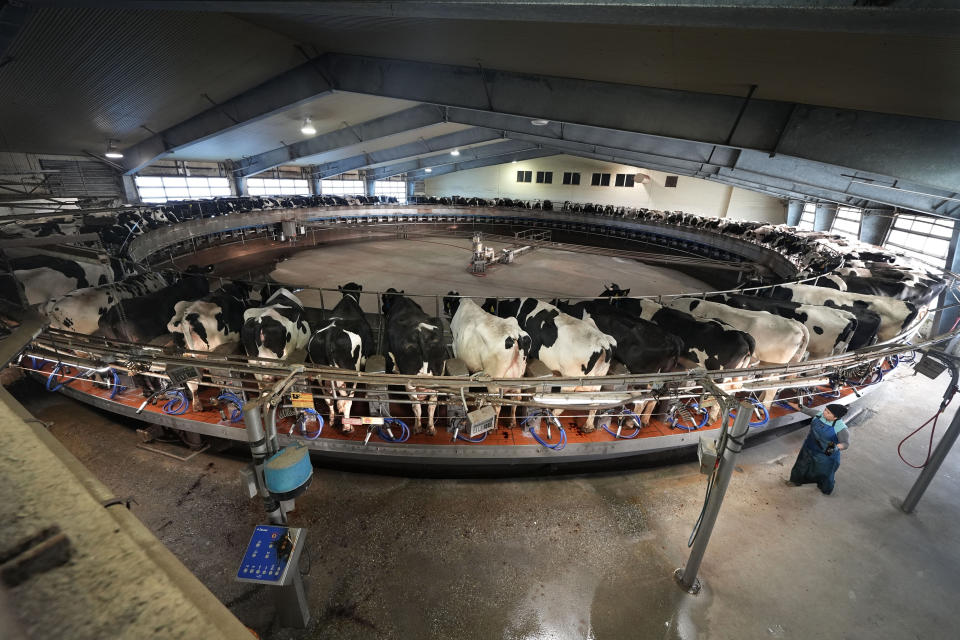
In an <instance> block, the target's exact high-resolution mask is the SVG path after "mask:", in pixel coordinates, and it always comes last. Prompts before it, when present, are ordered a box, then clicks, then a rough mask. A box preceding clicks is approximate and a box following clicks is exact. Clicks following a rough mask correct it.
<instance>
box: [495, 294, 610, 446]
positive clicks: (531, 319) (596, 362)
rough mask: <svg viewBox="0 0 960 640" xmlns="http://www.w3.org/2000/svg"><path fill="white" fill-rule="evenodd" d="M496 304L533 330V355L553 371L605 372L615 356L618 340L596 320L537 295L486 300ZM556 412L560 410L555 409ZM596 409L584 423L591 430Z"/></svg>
mask: <svg viewBox="0 0 960 640" xmlns="http://www.w3.org/2000/svg"><path fill="white" fill-rule="evenodd" d="M491 305H493V306H494V307H495V308H496V312H497V315H498V316H500V317H501V318H509V317H514V318H516V319H517V322H519V323H520V327H521V328H522V329H523V330H524V331H526V332H527V333H528V334H530V340H531V345H530V354H529V357H531V358H539V359H540V361H541V362H543V363H544V364H545V365H546V366H547V367H549V368H550V370H551V371H556V372H558V373H559V374H560V375H561V376H564V377H595V376H605V375H607V371H608V370H609V369H610V362H611V361H612V360H613V350H614V348H615V347H616V346H617V341H616V340H615V339H614V338H613V337H612V336H609V335H607V334H605V333H603V332H602V331H600V329H598V328H597V326H596V325H595V324H593V323H592V322H586V321H584V320H580V319H579V318H574V317H573V316H571V315H568V314H566V313H563V312H561V311H560V309H558V308H557V307H555V306H553V305H552V304H549V303H547V302H543V301H541V300H537V299H535V298H514V299H512V300H501V301H500V303H499V305H497V304H496V301H495V300H492V299H487V300H485V301H484V305H483V306H484V308H485V309H490V308H491ZM564 390H565V391H599V390H600V385H584V386H578V387H569V388H564ZM554 413H555V414H556V415H559V414H560V411H554ZM595 415H596V411H594V410H591V411H590V412H589V413H588V414H587V419H586V421H585V422H584V424H583V430H584V431H585V432H587V433H589V432H591V431H593V430H594V424H593V421H594V417H595Z"/></svg>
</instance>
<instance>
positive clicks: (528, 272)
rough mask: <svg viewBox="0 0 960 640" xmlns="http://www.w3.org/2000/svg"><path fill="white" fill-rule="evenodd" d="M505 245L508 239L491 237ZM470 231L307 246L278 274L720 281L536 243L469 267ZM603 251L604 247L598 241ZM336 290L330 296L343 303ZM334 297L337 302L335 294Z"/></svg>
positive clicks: (409, 287) (433, 280)
mask: <svg viewBox="0 0 960 640" xmlns="http://www.w3.org/2000/svg"><path fill="white" fill-rule="evenodd" d="M487 244H488V245H489V246H491V247H494V248H495V249H497V250H499V249H501V248H503V247H505V246H507V245H505V244H503V243H497V242H488V243H487ZM470 247H471V241H470V238H454V237H425V238H418V237H413V238H409V239H404V240H397V239H390V240H368V241H365V242H353V243H342V244H333V245H328V246H324V247H322V248H319V249H307V250H304V251H300V252H298V253H296V254H294V255H293V256H292V257H291V258H290V259H289V260H286V261H284V262H281V263H279V264H278V265H277V268H276V269H275V270H274V271H272V272H271V273H270V277H271V278H273V279H274V280H276V281H277V282H281V283H284V284H287V285H290V286H293V285H298V286H304V285H309V286H313V287H324V288H336V287H337V286H338V285H341V284H344V283H346V282H350V281H353V282H358V283H360V284H362V285H363V287H364V289H365V290H366V291H386V290H387V289H389V288H390V287H393V288H395V289H399V290H403V291H405V292H406V293H407V294H408V295H413V294H440V295H444V294H446V293H447V292H449V291H457V292H459V293H460V294H461V295H465V296H482V297H486V296H532V297H536V298H541V299H544V300H549V299H551V298H555V297H558V296H559V297H563V298H570V297H574V296H586V297H594V296H599V295H600V294H601V293H602V292H603V284H604V283H610V282H615V283H617V284H618V285H620V286H621V287H623V288H625V289H626V288H629V289H630V290H631V291H630V293H631V295H657V294H660V293H683V292H689V291H709V290H711V289H712V288H713V287H711V286H709V285H707V284H706V283H704V282H702V281H701V280H698V279H696V278H693V277H691V276H688V275H685V274H683V273H681V272H679V271H677V270H675V269H672V268H669V267H663V266H658V265H653V264H641V263H638V262H637V261H636V260H633V259H627V258H617V257H611V256H608V255H602V254H601V253H575V252H571V251H562V250H556V249H544V248H540V249H536V250H534V251H533V252H531V253H528V254H524V255H521V256H519V257H518V258H517V261H516V262H515V263H513V264H507V265H495V266H493V267H491V268H490V269H489V271H487V273H486V275H485V276H484V277H478V276H474V275H472V274H471V273H469V270H468V267H469V264H470V256H471V255H472V252H471V248H470ZM598 251H602V249H598ZM297 295H298V296H299V297H300V298H301V300H302V301H303V303H304V304H305V305H307V306H313V307H319V306H320V299H319V295H318V293H317V292H315V291H307V290H305V291H301V292H299V293H298V294H297ZM337 299H339V297H338V296H336V295H334V296H332V297H331V295H330V294H329V293H328V294H327V297H326V298H325V302H326V303H328V305H329V304H336V300H337ZM415 299H417V301H418V302H419V303H420V304H421V306H423V307H424V309H425V310H426V311H427V312H428V313H436V310H435V306H436V303H435V300H434V296H433V295H428V296H425V297H422V298H415ZM331 300H332V302H331ZM360 302H361V305H362V306H363V307H364V310H365V311H369V312H375V311H376V310H377V309H376V305H377V302H376V298H375V297H374V296H372V295H371V296H361V300H360Z"/></svg>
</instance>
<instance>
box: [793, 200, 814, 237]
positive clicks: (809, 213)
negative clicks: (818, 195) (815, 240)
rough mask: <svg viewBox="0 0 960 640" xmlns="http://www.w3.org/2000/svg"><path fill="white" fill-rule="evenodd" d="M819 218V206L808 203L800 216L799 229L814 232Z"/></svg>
mask: <svg viewBox="0 0 960 640" xmlns="http://www.w3.org/2000/svg"><path fill="white" fill-rule="evenodd" d="M816 218H817V205H816V203H813V202H807V203H806V204H804V205H803V213H802V214H800V223H799V224H798V225H797V229H801V230H806V231H813V223H814V221H815V220H816Z"/></svg>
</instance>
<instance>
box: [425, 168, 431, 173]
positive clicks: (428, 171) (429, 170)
mask: <svg viewBox="0 0 960 640" xmlns="http://www.w3.org/2000/svg"><path fill="white" fill-rule="evenodd" d="M424 171H426V172H427V173H433V169H431V168H430V167H427V168H426V169H424Z"/></svg>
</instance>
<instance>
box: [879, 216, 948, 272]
mask: <svg viewBox="0 0 960 640" xmlns="http://www.w3.org/2000/svg"><path fill="white" fill-rule="evenodd" d="M953 225H954V221H953V220H947V219H944V218H933V217H930V216H915V215H905V214H897V217H896V219H895V220H894V221H893V226H892V227H891V228H890V231H889V233H888V234H887V241H886V242H884V243H883V246H885V247H887V248H889V249H891V250H893V251H894V252H896V253H903V254H904V255H906V256H909V257H911V258H915V259H917V260H919V261H920V262H923V263H925V264H928V265H930V266H933V267H937V268H939V269H942V268H944V267H945V266H947V251H949V250H950V239H951V238H952V237H953Z"/></svg>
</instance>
